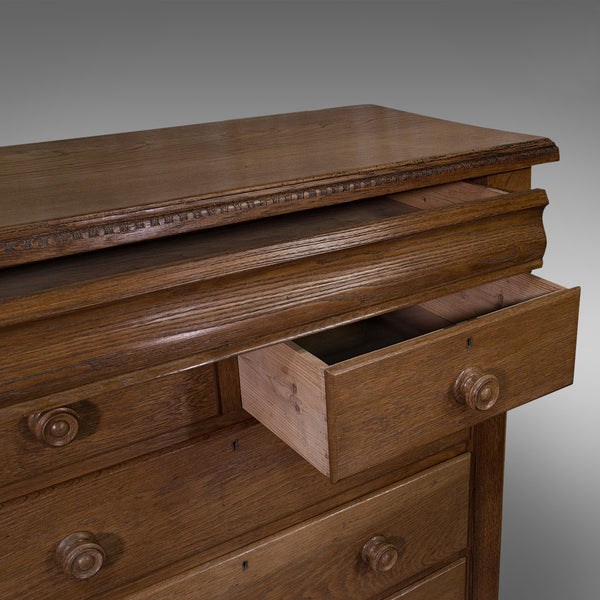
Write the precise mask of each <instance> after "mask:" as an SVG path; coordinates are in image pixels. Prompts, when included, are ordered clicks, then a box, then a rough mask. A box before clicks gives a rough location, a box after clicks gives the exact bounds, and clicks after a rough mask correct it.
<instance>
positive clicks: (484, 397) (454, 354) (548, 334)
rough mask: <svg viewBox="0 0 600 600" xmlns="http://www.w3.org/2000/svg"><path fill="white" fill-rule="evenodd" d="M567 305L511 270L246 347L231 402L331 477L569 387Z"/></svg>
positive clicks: (548, 288)
mask: <svg viewBox="0 0 600 600" xmlns="http://www.w3.org/2000/svg"><path fill="white" fill-rule="evenodd" d="M578 305H579V289H577V288H576V289H572V290H566V289H564V288H560V287H559V286H556V285H555V284H551V283H549V282H545V281H543V280H540V279H537V278H535V277H532V276H531V275H521V276H517V277H513V278H509V279H507V280H503V281H499V282H495V283H494V284H488V285H484V286H481V287H479V288H473V289H471V290H468V291H467V292H461V293H460V294H455V295H452V296H447V297H443V298H439V299H437V300H434V301H431V302H427V303H425V304H423V305H419V306H416V307H410V308H407V309H402V310H399V311H396V312H395V313H391V314H389V315H383V316H382V317H377V318H375V319H370V320H368V321H364V322H362V323H359V324H353V325H350V326H347V327H344V328H340V329H339V330H332V331H331V332H323V333H322V334H317V335H314V336H310V337H308V338H305V339H300V340H297V342H296V343H286V344H280V345H277V346H272V347H267V348H264V349H260V350H256V351H254V352H250V353H247V354H244V355H241V356H240V357H239V367H240V382H241V390H242V403H243V406H244V408H245V409H246V410H247V411H248V412H250V413H251V414H252V415H254V416H255V417H256V418H257V419H259V420H260V421H261V422H263V423H264V424H265V425H266V426H267V427H269V428H270V429H271V430H272V431H273V432H275V433H276V434H277V435H279V436H280V437H281V439H283V440H284V441H286V442H287V443H288V444H290V446H291V447H292V448H294V449H295V450H296V451H298V452H299V453H300V454H301V455H302V456H304V457H305V458H306V459H307V460H308V461H309V462H311V464H313V465H314V466H315V467H316V468H317V469H319V470H320V471H321V472H322V473H324V474H326V475H328V476H330V477H331V478H332V479H333V480H338V479H341V478H343V477H347V476H348V475H351V474H353V473H357V472H358V471H360V470H363V469H367V468H369V467H372V466H374V465H376V464H379V463H381V462H383V461H385V460H388V459H391V458H393V457H394V456H396V455H397V454H398V453H400V452H403V451H405V450H407V449H409V448H411V447H416V446H419V445H422V444H425V443H428V442H430V441H432V440H434V439H436V438H437V437H439V436H443V435H446V434H449V433H451V432H454V431H458V430H460V429H463V428H467V427H470V426H472V425H475V424H476V423H478V422H480V421H482V420H484V419H486V418H489V417H490V416H493V415H495V414H499V413H501V412H505V411H507V410H509V409H511V408H514V407H516V406H519V405H521V404H523V403H525V402H528V401H530V400H533V399H534V398H537V397H540V396H542V395H544V394H548V393H549V392H552V391H554V390H556V389H559V388H561V387H564V386H566V385H569V384H570V383H571V382H572V378H573V368H574V359H575V341H576V332H577V312H578ZM499 307H502V308H499ZM396 340H401V341H398V342H397V343H394V341H396ZM388 344H389V345H388ZM382 346H383V347H382ZM363 352H365V353H363Z"/></svg>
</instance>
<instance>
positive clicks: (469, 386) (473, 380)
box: [454, 367, 500, 410]
mask: <svg viewBox="0 0 600 600" xmlns="http://www.w3.org/2000/svg"><path fill="white" fill-rule="evenodd" d="M499 395H500V385H499V384H498V379H497V378H496V377H495V376H494V375H492V374H491V373H484V372H483V371H482V370H481V369H478V368H477V367H468V368H467V369H465V370H464V371H463V372H462V373H461V374H460V375H459V376H458V377H457V379H456V381H455V383H454V398H455V399H456V401H457V402H460V403H461V404H466V405H467V406H470V407H471V408H472V409H474V410H488V409H490V408H492V406H494V404H496V400H498V396H499Z"/></svg>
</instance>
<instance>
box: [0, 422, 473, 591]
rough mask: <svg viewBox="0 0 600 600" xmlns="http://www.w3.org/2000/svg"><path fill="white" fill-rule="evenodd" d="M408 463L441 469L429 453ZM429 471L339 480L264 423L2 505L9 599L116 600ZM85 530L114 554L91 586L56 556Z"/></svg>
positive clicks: (2, 584) (3, 581)
mask: <svg viewBox="0 0 600 600" xmlns="http://www.w3.org/2000/svg"><path fill="white" fill-rule="evenodd" d="M461 437H462V436H461ZM453 438H454V436H453ZM452 444H453V445H454V444H459V446H461V447H464V445H465V444H464V440H462V439H461V441H460V443H459V441H458V440H454V441H452ZM453 447H454V446H453ZM437 452H441V453H442V455H443V456H448V455H450V456H452V454H454V450H453V449H450V450H448V451H446V450H443V451H442V450H441V449H440V448H438V449H437ZM436 456H437V454H436ZM407 460H408V461H411V462H417V463H418V464H423V463H424V464H427V466H430V465H432V464H435V463H436V462H439V461H440V459H437V460H436V459H435V456H433V457H431V458H426V459H424V458H423V455H422V453H421V452H417V453H415V454H414V455H412V456H410V457H407ZM433 461H435V462H433ZM418 470H420V469H419V468H418V467H413V466H412V465H411V466H409V468H405V467H404V466H402V465H396V471H395V473H397V474H394V472H393V471H392V474H391V476H390V475H389V474H388V473H387V471H388V469H387V467H386V469H385V476H383V474H382V473H380V474H379V478H381V479H384V480H385V483H381V484H379V483H377V481H378V480H379V479H376V480H375V483H374V484H373V483H371V481H369V479H367V478H366V477H364V476H359V477H356V478H355V477H351V478H348V479H346V480H344V481H343V482H340V483H337V484H332V483H331V482H330V481H329V480H328V479H327V478H326V477H323V475H321V474H320V473H319V472H318V471H316V470H315V469H313V468H312V467H311V466H310V465H309V464H308V463H307V462H306V461H305V460H303V459H302V458H300V457H299V456H298V455H297V454H296V453H295V452H294V451H293V450H292V449H291V448H289V447H288V446H286V445H285V444H284V443H283V442H281V440H279V439H278V438H277V437H276V436H274V435H273V434H272V433H270V432H269V431H268V430H267V429H265V428H264V427H263V426H262V425H260V424H258V423H253V424H252V425H250V426H248V425H236V426H232V427H228V428H227V429H223V430H220V431H218V432H213V433H211V434H209V435H208V436H206V439H204V438H202V439H198V440H196V441H194V442H188V443H187V444H185V445H179V446H177V447H174V448H171V449H169V450H165V451H161V452H155V453H154V454H152V455H148V456H145V457H143V458H138V459H134V460H130V461H128V462H126V463H122V464H120V465H116V466H114V467H111V468H109V469H105V470H103V471H99V472H97V473H92V474H89V475H85V476H83V477H80V478H78V479H75V480H72V481H68V482H65V483H62V484H60V485H56V486H53V487H51V488H48V489H46V490H42V491H40V492H36V493H34V494H30V495H28V496H23V497H20V498H16V499H14V500H11V501H9V502H5V503H0V539H2V544H3V546H2V548H3V550H2V552H3V554H2V577H0V598H2V600H23V599H24V598H45V599H47V600H62V599H63V598H69V599H71V598H73V599H77V600H83V599H84V598H90V597H93V596H94V597H95V596H96V595H101V594H106V595H105V596H103V597H106V598H113V597H115V595H116V592H115V588H118V587H120V586H122V585H125V584H128V583H131V582H134V581H137V580H138V579H140V578H144V577H146V576H149V575H151V574H154V573H156V572H160V571H161V569H167V570H170V569H174V568H179V567H176V566H175V563H179V562H181V561H184V563H185V564H186V565H188V563H189V566H193V565H197V564H199V563H200V562H202V563H204V562H206V561H208V560H211V559H213V558H215V557H216V556H221V555H223V554H225V553H226V552H230V551H233V550H234V549H235V548H239V547H242V546H245V545H247V544H250V543H253V542H254V541H256V540H258V539H260V538H262V537H265V536H266V535H269V534H271V533H273V532H274V531H277V530H280V529H283V528H284V527H287V526H291V525H293V524H295V523H298V522H299V521H301V520H303V519H307V518H310V517H313V516H314V515H316V514H319V513H321V512H324V511H327V510H330V509H332V508H333V507H335V506H339V505H341V504H343V503H344V502H347V501H349V500H351V499H352V498H355V497H357V496H361V495H363V494H365V493H369V492H370V491H371V490H373V489H376V488H377V487H383V486H384V485H389V483H390V482H391V481H393V478H396V480H400V479H402V478H404V477H405V476H406V474H410V473H414V472H416V471H418ZM383 471H384V470H383V469H382V472H383ZM361 490H364V491H361ZM453 502H454V501H453ZM453 506H454V504H453ZM79 532H89V533H91V534H92V535H93V537H94V538H95V542H94V543H97V544H98V545H99V546H100V547H101V548H102V549H103V552H104V553H105V558H104V560H103V564H102V567H101V569H100V570H99V571H98V572H97V573H96V574H94V575H93V576H92V577H90V578H89V579H87V580H85V581H77V580H75V579H74V578H73V577H72V576H71V575H70V573H69V569H67V572H65V571H64V570H63V566H62V565H59V564H58V562H57V560H56V551H57V547H58V545H59V543H60V542H61V541H62V540H65V539H66V538H69V536H72V535H73V534H76V533H79ZM190 561H191V562H190ZM84 562H85V561H84ZM184 568H187V567H183V568H182V569H181V570H183V569H184ZM171 573H172V572H171ZM153 576H154V575H153Z"/></svg>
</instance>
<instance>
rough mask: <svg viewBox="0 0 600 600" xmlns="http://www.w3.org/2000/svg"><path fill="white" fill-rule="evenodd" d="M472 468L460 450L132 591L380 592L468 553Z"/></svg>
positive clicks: (272, 597) (270, 595) (271, 599)
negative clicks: (392, 482) (314, 515)
mask: <svg viewBox="0 0 600 600" xmlns="http://www.w3.org/2000/svg"><path fill="white" fill-rule="evenodd" d="M469 469H470V456H469V455H468V454H465V455H462V456H460V457H457V458H456V459H453V460H451V461H448V462H445V463H442V464H440V465H438V466H436V467H433V468H431V469H429V470H427V471H424V472H422V473H420V474H419V475H417V476H415V477H413V478H410V479H407V480H404V481H402V482H401V483H399V484H395V485H393V486H391V487H388V488H385V489H383V490H380V491H378V492H376V493H374V494H371V495H369V496H366V497H364V498H362V499H360V500H359V501H356V502H353V503H350V504H346V505H344V506H342V507H341V508H338V509H335V510H333V511H331V512H329V513H326V514H325V515H323V516H320V517H318V518H315V519H312V520H310V521H307V522H305V523H302V524H301V525H298V526H296V527H291V528H289V529H287V530H285V531H283V532H281V533H278V534H276V535H273V536H271V537H269V538H267V539H264V540H262V541H260V542H258V543H256V544H253V545H251V546H248V547H246V548H244V549H242V550H241V551H239V552H235V553H232V554H230V555H227V556H225V557H223V558H220V559H217V560H215V561H213V562H210V563H208V564H205V565H203V566H201V567H198V568H196V569H193V570H191V571H188V572H187V573H185V574H184V575H180V576H177V577H174V578H172V579H170V580H168V581H165V582H162V583H160V584H157V585H156V586H154V587H152V588H149V589H145V590H144V591H143V592H139V593H136V594H133V595H132V596H127V598H128V600H163V599H164V598H187V599H190V600H192V599H198V600H200V599H205V598H210V599H211V600H230V599H231V598H236V599H238V600H256V599H257V598H260V599H261V600H281V599H282V598H286V599H287V598H289V599H302V598H313V599H315V600H317V599H322V600H329V599H331V598H339V599H343V600H352V599H356V600H367V599H370V598H380V597H381V595H382V593H385V591H386V590H388V589H393V588H394V587H396V586H398V585H400V584H401V583H402V581H403V580H405V579H407V578H409V577H413V576H415V575H417V574H418V573H419V572H421V571H424V570H426V569H428V568H431V567H433V566H435V565H436V564H444V562H446V563H447V562H449V560H451V559H453V558H455V557H457V555H459V554H460V553H461V552H463V551H465V549H466V546H467V531H468V508H469V507H468V503H469V502H468V498H469ZM375 536H378V537H377V539H375V540H374V539H373V538H374V537H375ZM463 576H464V563H463ZM457 581H460V578H458V579H456V577H455V576H454V575H453V577H452V583H451V585H452V586H454V587H456V585H457ZM424 585H425V584H424ZM427 585H428V586H429V589H433V590H435V589H439V585H438V587H435V585H434V584H431V585H429V584H427ZM458 585H460V584H458ZM462 585H463V587H464V581H463V584H462ZM407 592H408V590H407ZM411 593H412V592H411ZM400 597H404V596H400ZM406 597H407V598H410V599H412V598H420V597H423V596H419V595H418V594H417V593H416V592H415V593H414V595H410V594H408V595H407V596H406ZM431 597H437V596H431ZM442 597H444V598H446V596H442ZM447 598H448V599H449V600H450V599H452V600H454V599H455V598H460V596H457V595H456V594H455V595H449V596H447Z"/></svg>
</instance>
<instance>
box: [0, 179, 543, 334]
mask: <svg viewBox="0 0 600 600" xmlns="http://www.w3.org/2000/svg"><path fill="white" fill-rule="evenodd" d="M547 202H548V200H547V197H546V195H545V193H544V192H543V191H541V190H531V191H529V190H528V191H522V192H520V193H515V194H503V193H502V192H500V191H497V190H496V191H494V190H491V189H489V188H485V187H482V186H479V185H473V184H468V183H452V184H445V185H440V186H435V187H434V188H424V189H422V190H419V191H418V193H417V192H416V191H412V192H403V193H399V194H394V195H391V196H381V197H378V198H372V199H369V200H368V201H367V200H363V201H357V202H352V203H349V204H345V205H342V206H338V207H329V208H323V209H318V210H313V211H308V212H303V213H300V214H294V215H284V216H281V217H279V218H272V219H268V220H262V221H257V222H252V223H245V224H239V225H236V226H230V227H220V228H217V229H214V230H210V231H204V232H199V233H195V234H188V235H185V236H179V237H175V238H169V239H166V240H158V241H154V242H147V243H143V244H135V245H132V246H128V247H126V248H116V249H109V250H105V251H102V252H96V253H91V254H87V255H82V256H73V257H67V258H63V259H57V260H53V261H46V262H42V263H40V264H33V265H27V266H24V267H22V268H20V269H9V270H5V271H3V272H0V281H1V282H2V286H0V310H1V311H2V314H3V324H4V325H9V324H13V323H17V322H20V321H26V320H28V319H41V318H44V317H48V316H52V315H53V314H60V313H61V312H65V311H72V310H77V309H81V308H85V307H89V306H94V305H100V304H104V303H107V302H115V301H117V300H121V299H125V298H131V297H135V296H137V295H140V294H148V293H151V292H155V291H158V290H163V289H169V288H172V287H179V286H183V285H186V284H191V283H198V282H202V281H207V280H210V279H214V278H217V277H225V276H228V275H236V274H241V273H244V272H247V271H251V270H255V269H259V268H269V267H274V266H277V265H281V264H282V263H285V262H291V261H294V260H302V259H306V258H309V257H311V256H316V255H325V254H327V253H330V252H341V251H343V250H347V249H351V248H359V247H361V246H368V245H371V244H375V243H378V242H386V241H391V240H394V239H399V238H406V237H408V236H411V235H416V234H420V233H423V232H426V231H431V230H434V229H440V228H442V227H445V226H448V225H453V226H454V225H458V224H461V223H462V224H465V223H467V222H469V221H476V220H479V219H483V218H485V219H494V218H498V217H500V216H501V215H504V216H505V217H506V216H507V215H508V214H510V213H521V212H522V211H528V209H532V211H533V209H537V210H538V212H539V214H540V215H541V211H542V210H543V207H544V206H545V205H546V204H547ZM413 205H414V206H413ZM453 205H460V206H453ZM432 208H437V209H438V210H430V209H432ZM533 212H535V211H533ZM531 218H533V217H532V215H528V214H525V215H524V216H523V217H522V220H523V222H527V220H528V219H531ZM514 220H515V216H514V215H513V221H514ZM506 227H507V228H509V227H510V225H508V224H507V225H506ZM540 228H541V223H540ZM514 235H515V238H513V239H514V243H516V244H518V243H519V239H518V234H517V232H515V233H514Z"/></svg>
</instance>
